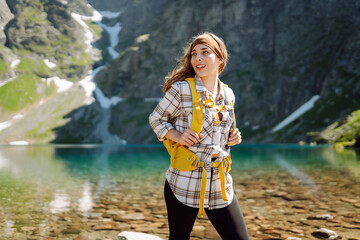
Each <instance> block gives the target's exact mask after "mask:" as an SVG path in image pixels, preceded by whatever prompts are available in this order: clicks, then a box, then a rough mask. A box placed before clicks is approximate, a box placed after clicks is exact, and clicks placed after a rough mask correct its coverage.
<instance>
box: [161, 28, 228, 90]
mask: <svg viewBox="0 0 360 240" xmlns="http://www.w3.org/2000/svg"><path fill="white" fill-rule="evenodd" d="M198 44H204V45H206V46H208V47H209V48H210V49H211V50H212V51H213V52H214V53H215V54H216V56H217V57H218V58H219V59H221V60H222V62H221V63H220V66H219V74H220V73H221V72H222V71H223V70H224V68H225V66H226V62H227V60H228V58H229V56H228V52H227V50H226V46H225V44H224V41H223V40H222V39H221V38H219V37H217V36H216V35H215V34H213V33H210V32H205V33H202V34H199V35H197V36H194V37H192V39H191V41H190V42H189V43H188V44H187V47H186V48H185V51H184V55H183V56H182V57H181V58H180V59H179V61H178V62H177V64H176V67H175V68H174V70H173V71H172V72H170V73H169V74H168V75H167V76H166V77H165V84H164V88H163V91H164V92H166V91H167V90H169V89H170V87H171V85H172V84H173V83H175V82H178V81H183V80H185V78H190V77H194V76H195V71H194V69H193V67H192V65H191V51H192V49H193V48H194V47H195V46H196V45H198Z"/></svg>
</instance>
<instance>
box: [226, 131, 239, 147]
mask: <svg viewBox="0 0 360 240" xmlns="http://www.w3.org/2000/svg"><path fill="white" fill-rule="evenodd" d="M230 132H231V133H230V137H229V140H228V144H229V145H236V144H239V143H241V134H240V131H239V129H237V128H236V129H235V131H232V129H230Z"/></svg>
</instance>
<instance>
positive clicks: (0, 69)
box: [0, 59, 9, 77]
mask: <svg viewBox="0 0 360 240" xmlns="http://www.w3.org/2000/svg"><path fill="white" fill-rule="evenodd" d="M8 69H9V64H7V63H6V62H5V61H4V60H2V59H0V77H1V76H3V74H4V73H6V72H7V71H8Z"/></svg>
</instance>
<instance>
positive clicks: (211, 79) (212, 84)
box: [200, 74, 218, 95]
mask: <svg viewBox="0 0 360 240" xmlns="http://www.w3.org/2000/svg"><path fill="white" fill-rule="evenodd" d="M200 79H201V81H202V82H203V84H204V86H205V88H206V89H207V90H208V91H209V92H211V93H212V94H214V93H215V94H216V95H217V93H218V74H216V75H215V76H206V77H203V78H201V77H200Z"/></svg>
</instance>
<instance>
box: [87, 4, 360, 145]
mask: <svg viewBox="0 0 360 240" xmlns="http://www.w3.org/2000/svg"><path fill="white" fill-rule="evenodd" d="M93 2H97V1H96V0H95V1H93ZM205 5H206V7H204V6H205ZM152 7H153V8H152ZM154 9H155V10H154ZM359 9H360V5H359V2H358V1H346V2H343V1H326V2H323V1H310V0H307V1H254V0H243V1H230V0H228V1H220V2H219V1H206V2H205V1H196V2H194V1H170V0H168V1H163V0H162V1H160V0H159V1H152V2H151V4H150V3H147V1H141V0H139V1H134V3H127V5H126V7H125V9H124V10H123V13H122V14H121V15H120V17H119V21H120V23H121V25H122V31H121V32H120V34H119V39H120V43H119V45H118V49H119V51H121V55H120V57H119V58H117V59H116V60H115V61H114V62H112V63H111V64H110V65H109V66H108V67H107V68H106V69H105V70H104V71H102V72H101V73H100V74H98V75H97V77H96V80H97V82H98V84H99V86H100V87H101V89H102V90H103V91H104V93H105V94H106V95H107V96H114V95H116V96H120V97H124V98H158V97H161V96H162V95H163V93H162V92H161V85H162V84H163V82H164V76H165V75H166V74H167V73H168V72H169V71H170V70H171V69H172V68H173V67H174V66H175V63H176V59H177V58H179V57H180V56H181V54H182V52H181V49H182V47H183V46H184V45H185V44H186V42H187V40H188V39H189V38H190V37H191V36H193V35H195V34H197V33H199V32H204V31H212V32H214V33H216V34H218V35H219V36H221V37H222V38H223V39H224V40H225V43H226V45H227V47H228V51H229V53H230V55H231V58H230V61H229V64H228V66H227V69H226V70H225V72H224V73H223V74H222V75H221V76H220V78H221V79H222V80H223V81H224V82H226V83H228V84H229V85H230V86H231V87H232V88H233V90H234V92H235V94H236V97H237V104H236V112H237V118H238V123H239V128H240V129H242V130H243V133H244V134H246V136H248V138H246V136H245V137H244V138H245V140H246V139H247V140H249V141H257V142H258V141H260V142H261V141H267V142H269V141H298V140H301V139H305V137H306V136H305V134H306V132H308V131H317V130H319V129H321V128H323V127H325V126H327V125H328V124H330V123H331V122H332V121H335V120H337V119H339V118H341V117H342V116H345V115H344V114H345V113H349V112H351V111H352V110H354V109H356V108H358V107H359V104H358V103H359V95H360V91H359V90H360V89H359V88H360V87H359V70H360V69H359V66H360V65H359V63H360V61H359V60H360V59H359V56H360V55H359V51H360V46H359V39H360V33H359V32H360V31H359V29H360V28H359V27H360V17H359V15H358V12H359ZM135 13H136V14H135ZM314 95H319V96H320V100H318V101H317V102H316V104H315V107H314V109H313V110H312V114H313V115H312V116H307V115H306V114H305V115H303V116H302V117H300V118H299V119H298V120H296V121H295V122H293V123H292V124H290V125H288V130H286V131H289V132H288V133H287V132H286V131H285V132H284V131H282V132H281V131H280V132H281V133H280V132H276V133H271V134H270V132H269V129H271V128H272V127H274V126H275V124H276V123H278V122H279V121H281V120H282V119H284V118H285V117H287V116H288V115H289V114H291V113H292V112H293V111H294V110H296V109H297V108H299V107H300V106H301V105H302V104H304V103H305V102H307V101H308V100H310V99H311V98H312V97H313V96H314ZM149 110H150V109H149ZM120 114H125V113H123V112H121V113H114V115H117V116H118V117H115V116H114V121H115V119H118V118H120V117H119V116H120ZM314 114H315V115H314Z"/></svg>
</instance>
